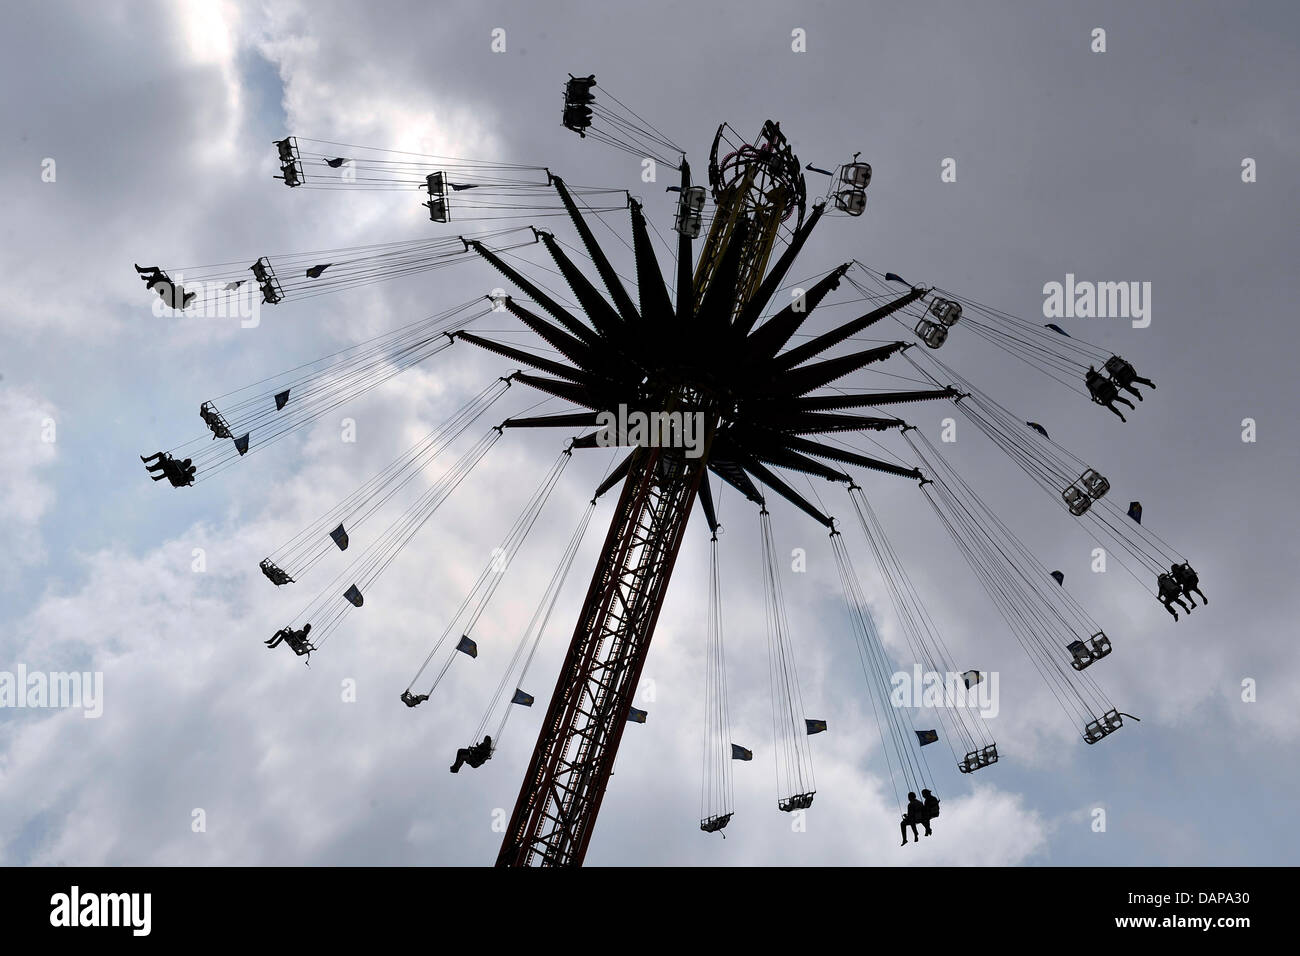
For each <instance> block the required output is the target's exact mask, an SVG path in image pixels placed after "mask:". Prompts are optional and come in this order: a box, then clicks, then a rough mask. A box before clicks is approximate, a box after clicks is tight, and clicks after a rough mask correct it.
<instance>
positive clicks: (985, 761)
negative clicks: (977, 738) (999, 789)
mask: <svg viewBox="0 0 1300 956" xmlns="http://www.w3.org/2000/svg"><path fill="white" fill-rule="evenodd" d="M997 762H998V745H997V744H989V745H988V746H987V747H981V748H980V749H979V750H972V751H971V752H970V753H968V754H967V755H966V756H965V757H963V758H962V760H961V763H959V764H957V769H958V770H960V771H961V772H962V773H974V772H975V771H976V770H979V769H980V768H981V767H987V766H989V765H990V764H995V763H997ZM937 815H938V814H936V816H937Z"/></svg>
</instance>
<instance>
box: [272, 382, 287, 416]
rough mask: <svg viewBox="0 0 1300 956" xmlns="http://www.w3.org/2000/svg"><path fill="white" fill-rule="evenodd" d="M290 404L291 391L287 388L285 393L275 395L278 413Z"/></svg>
mask: <svg viewBox="0 0 1300 956" xmlns="http://www.w3.org/2000/svg"><path fill="white" fill-rule="evenodd" d="M287 404H289V390H288V389H287V388H286V389H285V390H284V391H283V392H276V393H275V410H276V411H277V412H278V411H279V410H280V409H282V408H284V406H285V405H287Z"/></svg>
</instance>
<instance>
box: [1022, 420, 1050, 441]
mask: <svg viewBox="0 0 1300 956" xmlns="http://www.w3.org/2000/svg"><path fill="white" fill-rule="evenodd" d="M1025 424H1026V425H1028V426H1029V427H1030V428H1032V429H1033V430H1034V431H1036V432H1038V434H1040V435H1042V436H1043V437H1044V438H1046V439H1047V440H1048V441H1051V439H1052V436H1051V435H1049V434H1047V429H1046V428H1044V427H1043V426H1042V425H1040V424H1038V422H1025Z"/></svg>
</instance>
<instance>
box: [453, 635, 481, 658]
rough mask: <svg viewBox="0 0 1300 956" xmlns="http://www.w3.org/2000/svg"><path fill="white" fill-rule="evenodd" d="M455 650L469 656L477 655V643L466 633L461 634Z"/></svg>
mask: <svg viewBox="0 0 1300 956" xmlns="http://www.w3.org/2000/svg"><path fill="white" fill-rule="evenodd" d="M456 650H458V651H460V652H461V653H462V654H468V655H469V656H470V657H478V645H477V644H475V643H474V641H473V640H471V639H470V636H469V635H468V634H462V635H461V638H460V643H459V644H457V645H456Z"/></svg>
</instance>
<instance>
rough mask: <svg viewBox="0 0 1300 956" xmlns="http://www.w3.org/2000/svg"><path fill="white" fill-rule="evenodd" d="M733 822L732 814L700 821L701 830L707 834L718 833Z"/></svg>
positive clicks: (723, 814) (720, 814)
mask: <svg viewBox="0 0 1300 956" xmlns="http://www.w3.org/2000/svg"><path fill="white" fill-rule="evenodd" d="M730 822H731V814H730V813H719V814H715V815H714V816H711V817H706V818H705V819H703V820H701V821H700V829H701V830H703V831H704V832H705V833H717V832H718V831H719V830H721V829H722V828H723V827H725V826H726V825H727V824H728V823H730Z"/></svg>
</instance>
